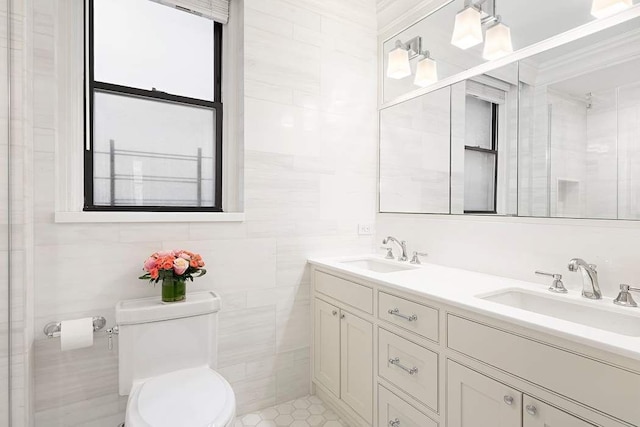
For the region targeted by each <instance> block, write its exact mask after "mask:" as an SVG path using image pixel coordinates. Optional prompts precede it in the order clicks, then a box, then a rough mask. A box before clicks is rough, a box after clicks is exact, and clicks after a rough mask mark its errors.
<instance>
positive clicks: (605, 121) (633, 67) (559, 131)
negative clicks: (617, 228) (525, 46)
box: [518, 19, 640, 219]
mask: <svg viewBox="0 0 640 427" xmlns="http://www.w3.org/2000/svg"><path fill="white" fill-rule="evenodd" d="M639 28H640V20H638V19H636V20H632V21H629V22H627V23H624V24H620V25H618V26H616V27H613V28H610V29H608V30H605V31H602V32H600V33H596V34H594V35H591V36H588V37H586V38H583V39H580V40H578V41H576V42H573V43H570V44H567V45H564V46H561V47H559V48H556V49H553V50H551V51H547V52H544V53H542V54H539V55H536V56H534V57H531V58H528V59H526V60H524V61H522V62H521V67H520V69H521V73H520V86H521V97H520V99H521V109H520V112H521V114H520V171H519V175H520V179H519V187H520V188H519V191H520V201H519V212H518V214H519V215H520V216H549V217H568V218H600V219H616V218H618V219H640V29H639Z"/></svg>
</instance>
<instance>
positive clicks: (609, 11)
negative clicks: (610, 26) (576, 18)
mask: <svg viewBox="0 0 640 427" xmlns="http://www.w3.org/2000/svg"><path fill="white" fill-rule="evenodd" d="M631 6H633V0H593V4H592V5H591V14H592V15H593V16H595V17H596V18H604V17H605V16H609V15H613V14H615V13H618V12H621V11H623V10H625V9H628V8H630V7H631Z"/></svg>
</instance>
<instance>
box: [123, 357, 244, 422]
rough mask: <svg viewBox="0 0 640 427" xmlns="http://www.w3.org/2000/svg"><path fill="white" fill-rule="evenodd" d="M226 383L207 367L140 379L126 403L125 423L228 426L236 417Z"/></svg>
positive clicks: (233, 399)
mask: <svg viewBox="0 0 640 427" xmlns="http://www.w3.org/2000/svg"><path fill="white" fill-rule="evenodd" d="M235 406H236V405H235V396H234V393H233V390H232V389H231V386H230V385H229V383H228V382H227V381H226V380H225V379H224V378H222V376H220V374H218V373H217V372H215V371H214V370H212V369H210V368H209V367H201V368H195V369H185V370H181V371H176V372H171V373H168V374H164V375H160V376H158V377H154V378H150V379H148V380H146V381H139V382H136V383H135V384H134V385H133V388H132V390H131V393H130V394H129V401H128V403H127V415H126V422H125V425H126V427H177V426H180V427H227V426H232V425H233V423H234V419H235Z"/></svg>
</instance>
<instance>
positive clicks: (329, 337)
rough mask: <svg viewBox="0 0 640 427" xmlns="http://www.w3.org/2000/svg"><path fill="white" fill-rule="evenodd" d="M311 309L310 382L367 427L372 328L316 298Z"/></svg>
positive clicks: (369, 420) (369, 419)
mask: <svg viewBox="0 0 640 427" xmlns="http://www.w3.org/2000/svg"><path fill="white" fill-rule="evenodd" d="M314 306H315V309H314V311H315V313H314V331H313V343H314V346H313V347H314V351H313V355H314V358H313V361H314V363H313V375H314V378H315V380H316V381H318V382H319V383H320V384H321V385H322V386H324V387H325V388H326V389H327V390H328V391H330V392H331V393H333V394H334V395H335V397H336V398H338V399H340V400H341V401H342V402H344V403H345V404H347V405H348V406H349V407H350V408H351V409H352V410H353V411H354V412H355V413H357V414H358V415H359V416H360V417H362V419H363V420H365V421H366V422H367V423H369V424H370V423H372V422H373V325H372V324H371V323H370V322H367V321H366V320H363V319H361V318H360V317H358V316H356V315H354V314H352V313H350V312H348V311H346V310H344V309H341V308H339V307H337V306H334V305H332V304H329V303H327V302H325V301H323V300H321V299H319V298H316V299H315V300H314Z"/></svg>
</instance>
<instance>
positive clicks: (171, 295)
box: [140, 250, 207, 302]
mask: <svg viewBox="0 0 640 427" xmlns="http://www.w3.org/2000/svg"><path fill="white" fill-rule="evenodd" d="M203 267H204V261H203V260H202V257H201V256H200V255H199V254H196V253H193V252H189V251H185V250H173V251H162V252H156V253H154V254H152V255H151V256H150V257H149V258H147V260H146V261H145V262H144V271H146V273H145V274H143V275H142V276H140V279H142V280H149V283H154V284H155V283H158V282H159V281H161V280H162V301H164V302H175V301H183V300H184V298H185V293H186V288H185V282H186V281H187V280H191V281H192V282H193V278H194V277H200V276H203V275H205V274H206V273H207V270H205V269H204V268H203Z"/></svg>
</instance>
